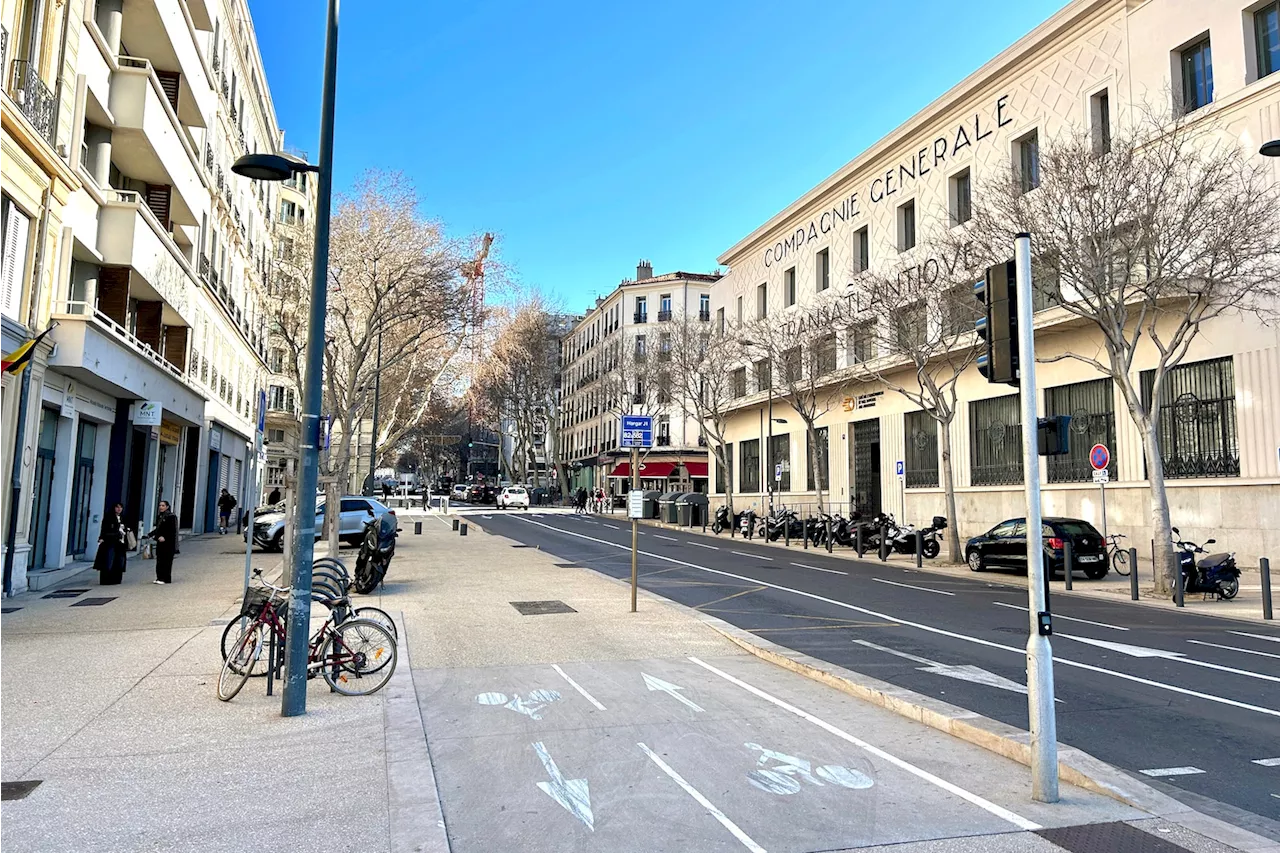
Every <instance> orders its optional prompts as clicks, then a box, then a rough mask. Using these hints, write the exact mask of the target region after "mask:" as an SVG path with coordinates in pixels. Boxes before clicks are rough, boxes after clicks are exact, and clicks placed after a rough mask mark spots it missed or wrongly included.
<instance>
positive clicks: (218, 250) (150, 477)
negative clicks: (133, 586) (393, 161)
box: [3, 0, 283, 591]
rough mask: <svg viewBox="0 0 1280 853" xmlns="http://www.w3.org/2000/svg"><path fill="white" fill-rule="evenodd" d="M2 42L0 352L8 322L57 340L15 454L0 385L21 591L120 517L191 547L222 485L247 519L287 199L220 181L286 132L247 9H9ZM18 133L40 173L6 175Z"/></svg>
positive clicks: (236, 2)
mask: <svg viewBox="0 0 1280 853" xmlns="http://www.w3.org/2000/svg"><path fill="white" fill-rule="evenodd" d="M3 25H4V27H5V29H6V30H8V31H9V32H14V33H19V34H20V36H19V37H18V41H19V42H20V43H21V44H22V45H23V47H22V49H21V50H20V51H17V52H15V51H11V50H9V46H10V45H11V44H13V42H10V40H9V39H8V38H6V39H5V41H6V53H5V67H4V79H5V80H6V81H20V83H21V86H17V85H14V86H11V87H9V89H7V90H6V96H5V100H4V102H3V106H4V110H3V113H4V127H5V133H6V136H5V153H6V162H5V169H4V174H5V205H6V216H7V215H8V212H9V210H10V199H11V198H12V199H13V206H14V207H16V208H20V212H21V215H22V216H25V217H26V220H27V223H26V228H25V229H24V228H23V227H22V225H21V224H20V225H19V227H18V228H17V229H16V230H15V231H14V232H12V233H15V234H21V233H26V234H27V235H28V236H27V238H26V239H27V241H28V246H27V252H26V256H25V258H22V256H21V253H20V252H18V253H14V254H13V255H12V257H13V258H15V259H16V261H15V263H13V264H10V262H9V261H10V258H11V253H10V247H9V244H8V243H6V249H5V259H6V263H5V283H6V299H8V294H9V293H10V292H11V291H10V283H11V282H12V286H13V291H12V292H14V293H20V294H21V296H20V297H17V296H15V297H14V301H15V304H16V305H18V306H19V308H18V311H17V312H16V316H11V314H10V311H9V310H8V308H6V311H5V350H6V351H9V350H10V321H11V320H13V321H15V322H17V323H20V324H21V326H22V327H23V328H21V329H15V332H17V333H20V334H23V335H30V334H31V333H32V332H39V331H41V330H44V329H46V328H48V327H50V326H53V330H52V332H51V334H50V335H49V336H48V337H47V338H46V339H45V341H46V343H47V344H48V345H49V346H45V347H42V348H41V351H40V353H39V358H38V359H37V362H36V363H35V364H33V366H32V370H31V374H30V380H29V381H30V393H29V397H28V405H27V408H26V422H25V426H26V429H25V433H26V434H25V440H24V441H23V443H22V446H21V447H15V444H14V442H15V439H16V437H15V436H14V435H13V433H12V431H11V428H10V426H9V424H10V422H11V415H16V412H17V408H18V405H19V400H18V399H17V398H19V397H20V395H19V394H17V393H14V392H15V389H17V388H18V386H17V384H16V383H15V382H13V381H12V380H11V378H10V377H7V376H6V377H5V385H4V410H5V424H6V426H5V433H4V441H5V450H4V453H3V456H4V459H5V464H6V465H9V464H10V463H11V462H12V460H13V459H15V458H17V459H20V460H21V461H22V465H23V468H24V471H23V474H22V484H23V491H22V500H21V511H20V513H19V516H18V519H17V525H16V531H15V533H16V536H15V539H16V542H17V546H16V547H15V549H14V558H15V559H14V567H13V572H12V578H7V580H9V581H10V587H11V588H12V589H13V590H15V591H21V590H23V589H25V588H27V587H28V585H30V586H32V587H34V588H39V587H41V586H44V585H47V584H48V583H52V582H54V580H56V578H57V577H58V576H59V575H58V573H59V570H61V569H62V568H63V567H65V566H67V565H68V564H71V563H74V562H75V561H78V560H83V559H92V557H93V552H94V548H95V546H96V541H97V535H98V527H99V525H100V523H101V518H102V514H103V511H104V509H105V507H107V506H109V505H110V504H111V503H114V502H115V501H117V500H118V501H120V502H121V503H123V504H124V506H125V519H126V521H127V522H128V523H130V524H131V525H138V526H140V527H143V528H145V527H146V526H148V525H149V524H150V523H151V522H152V520H153V519H154V518H155V514H156V506H157V503H158V502H159V501H160V500H162V499H163V500H167V501H169V502H170V504H171V505H172V506H173V509H174V511H175V512H176V513H177V514H178V517H179V525H180V527H181V528H183V529H184V530H189V531H193V532H202V531H204V530H208V529H210V528H211V527H213V526H214V524H215V522H216V512H217V508H216V501H217V498H218V495H219V493H220V490H221V489H222V488H227V489H229V490H230V491H231V492H232V494H234V495H235V496H236V497H237V499H238V500H239V501H240V503H241V505H244V504H245V503H246V498H247V496H248V494H249V491H250V489H251V488H254V487H255V485H254V484H250V483H249V482H248V480H249V471H250V467H249V466H250V462H251V454H252V438H253V434H254V429H255V421H256V409H257V406H258V398H259V394H260V392H261V390H263V389H265V387H266V382H265V379H266V374H267V361H266V359H267V345H268V342H267V329H266V322H265V319H264V314H263V310H262V305H263V299H264V296H265V289H264V282H265V281H266V279H267V277H268V276H269V274H270V269H271V262H272V259H273V258H274V257H275V249H274V236H273V228H274V222H273V220H274V219H275V218H276V217H277V215H278V210H279V200H280V196H281V193H282V192H283V190H281V189H280V188H279V187H276V186H272V185H270V184H268V183H265V182H262V183H255V182H251V181H248V180H246V179H242V178H239V177H237V176H235V175H233V174H232V173H231V170H230V167H231V164H232V163H233V162H234V161H235V159H236V158H237V157H239V156H241V155H242V154H245V153H250V152H257V151H268V150H270V151H274V150H278V149H279V148H280V147H281V146H282V144H283V134H282V132H281V130H280V129H279V127H278V124H277V122H276V117H275V113H274V110H273V107H272V103H271V96H270V92H269V90H268V88H267V83H266V77H265V74H264V72H263V68H262V61H261V57H260V56H259V53H258V47H257V43H256V41H255V37H254V32H253V24H252V19H251V17H250V14H249V10H248V7H247V5H246V3H245V0H139V2H132V0H130V2H127V3H126V2H124V0H64V2H62V3H55V2H52V0H5V4H4V19H3ZM33 34H34V35H33ZM37 47H39V52H37V50H36V48H37ZM24 63H25V64H24ZM33 69H34V70H33ZM35 73H38V74H39V75H40V76H41V81H42V82H43V86H44V89H43V90H41V89H40V87H39V86H38V85H36V82H35V80H34V79H33V77H32V74H35ZM15 75H16V76H15ZM33 92H34V93H37V94H35V95H33V94H31V93H33ZM46 93H52V95H51V97H48V98H46V97H45V94H46ZM46 103H47V104H48V105H47V106H40V107H39V109H37V108H36V106H39V105H41V104H46ZM32 113H34V116H33V115H31V114H32ZM50 116H52V119H50ZM33 118H34V119H35V121H34V122H33V121H32V119H33ZM24 119H25V120H26V121H27V123H28V124H30V127H26V126H23V124H22V122H23V120H24ZM11 125H12V127H13V128H14V133H15V135H16V136H17V137H21V138H22V140H23V145H24V147H23V150H24V151H28V157H29V159H30V161H31V162H32V163H35V164H36V166H37V167H38V168H37V169H36V170H35V172H33V171H32V170H31V169H28V168H26V164H23V168H21V169H11V168H10V163H11V161H10V158H9V149H10V127H11ZM27 131H33V132H30V133H29V132H27ZM46 142H47V143H48V145H47V146H45V145H44V143H46ZM27 143H29V145H27ZM31 151H35V153H30V152H31ZM13 162H15V163H16V161H13ZM11 173H14V174H19V173H20V177H21V178H22V179H23V180H24V181H25V180H28V179H30V178H33V177H34V176H36V175H37V174H39V175H44V176H46V177H47V178H48V179H49V180H48V184H49V187H50V189H49V190H48V192H47V193H46V194H45V197H46V198H47V199H48V200H49V201H48V203H46V204H45V206H44V207H43V208H36V207H33V206H31V205H32V190H34V189H35V187H26V188H25V189H24V190H23V191H19V189H18V187H17V179H16V178H15V184H14V187H15V188H14V192H13V195H12V196H11V195H10V186H11V184H10V175H11ZM36 197H37V198H38V197H39V195H37V196H36ZM60 198H61V199H62V200H61V201H59V199H60ZM19 221H20V220H19ZM10 233H11V232H10V230H9V229H8V228H6V240H8V239H9V236H10ZM16 239H17V238H15V240H16ZM19 300H20V301H19ZM7 304H8V303H6V305H7ZM6 497H7V492H6ZM6 525H7V515H6Z"/></svg>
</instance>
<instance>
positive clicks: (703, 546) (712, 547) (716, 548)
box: [689, 542, 720, 551]
mask: <svg viewBox="0 0 1280 853" xmlns="http://www.w3.org/2000/svg"><path fill="white" fill-rule="evenodd" d="M689 544H690V545H697V546H698V547H699V548H710V549H711V550H712V551H719V550H720V548H719V547H717V546H715V545H703V544H702V543H701V542H690V543H689Z"/></svg>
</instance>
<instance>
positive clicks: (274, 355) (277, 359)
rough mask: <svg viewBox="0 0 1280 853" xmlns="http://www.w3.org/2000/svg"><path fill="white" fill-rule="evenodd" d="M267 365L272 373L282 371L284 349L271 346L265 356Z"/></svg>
mask: <svg viewBox="0 0 1280 853" xmlns="http://www.w3.org/2000/svg"><path fill="white" fill-rule="evenodd" d="M267 366H268V367H269V368H270V370H271V372H272V373H283V372H284V350H283V349H281V348H280V347H272V348H271V352H270V355H269V356H268V358H267Z"/></svg>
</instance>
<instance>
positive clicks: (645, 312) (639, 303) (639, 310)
mask: <svg viewBox="0 0 1280 853" xmlns="http://www.w3.org/2000/svg"><path fill="white" fill-rule="evenodd" d="M633 319H634V320H635V321H636V322H637V323H647V322H649V300H648V297H645V296H637V297H636V313H635V317H634V318H633Z"/></svg>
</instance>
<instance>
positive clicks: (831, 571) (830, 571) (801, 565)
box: [791, 563, 849, 575]
mask: <svg viewBox="0 0 1280 853" xmlns="http://www.w3.org/2000/svg"><path fill="white" fill-rule="evenodd" d="M791 565H793V566H795V567H796V568H797V569H813V570H814V571H815V572H827V573H828V574H832V575H848V574H849V573H848V572H840V571H836V570H835V569H824V568H822V567H821V566H806V565H805V564H804V563H792V564H791Z"/></svg>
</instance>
